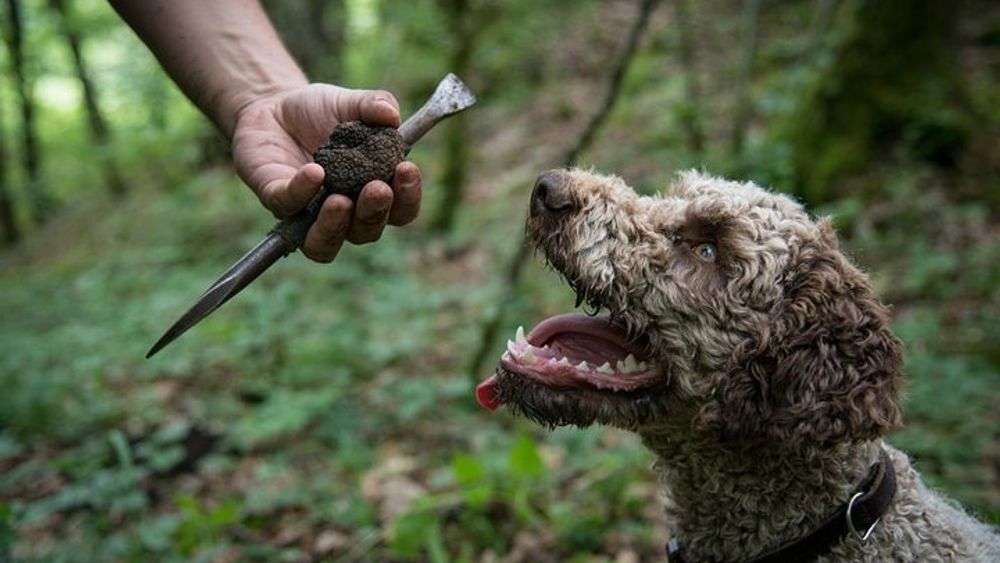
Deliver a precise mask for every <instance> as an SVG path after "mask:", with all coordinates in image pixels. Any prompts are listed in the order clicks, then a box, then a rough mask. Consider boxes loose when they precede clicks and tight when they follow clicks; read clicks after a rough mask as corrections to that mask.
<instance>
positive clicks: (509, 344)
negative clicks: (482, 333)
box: [507, 340, 517, 356]
mask: <svg viewBox="0 0 1000 563" xmlns="http://www.w3.org/2000/svg"><path fill="white" fill-rule="evenodd" d="M507 351H508V352H510V355H511V356H516V355H517V349H516V347H515V346H514V341H513V340H508V341H507Z"/></svg>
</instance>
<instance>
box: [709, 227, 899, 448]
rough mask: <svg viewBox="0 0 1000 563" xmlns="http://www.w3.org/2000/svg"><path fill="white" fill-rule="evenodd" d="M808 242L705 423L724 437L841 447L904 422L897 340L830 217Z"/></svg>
mask: <svg viewBox="0 0 1000 563" xmlns="http://www.w3.org/2000/svg"><path fill="white" fill-rule="evenodd" d="M819 228H820V233H819V236H818V237H817V238H816V239H815V240H813V241H809V242H806V243H804V244H803V246H802V247H801V248H800V252H799V253H798V256H796V257H795V259H794V264H793V266H792V267H791V268H790V270H789V271H788V275H787V276H786V277H785V280H784V283H783V290H784V298H783V300H782V302H781V304H780V305H779V307H778V310H777V311H776V314H775V317H774V320H773V322H772V323H770V324H769V325H768V326H763V327H761V329H760V331H759V332H758V333H757V334H756V335H755V337H754V338H752V339H750V340H748V341H747V342H746V343H745V345H744V346H742V347H740V349H739V350H737V351H736V353H735V354H734V357H733V360H732V362H731V364H730V367H729V369H728V373H725V374H723V375H722V377H721V378H720V380H719V381H718V385H717V387H716V389H715V393H714V399H713V400H712V401H710V403H709V404H708V405H707V406H706V407H705V409H704V410H703V411H702V421H703V422H707V423H709V424H710V425H711V426H713V427H715V428H716V429H717V430H718V431H720V433H721V435H722V437H723V439H724V441H734V442H740V443H747V444H753V443H760V442H765V441H766V442H768V443H779V444H785V445H796V444H804V443H811V444H833V443H837V442H845V441H856V440H866V439H871V438H875V437H877V436H881V435H883V434H885V433H886V432H888V431H889V430H892V429H894V428H896V427H898V426H899V424H900V422H901V415H900V410H899V405H898V402H897V399H898V397H897V395H898V390H899V386H900V381H901V363H902V357H901V350H900V343H899V340H897V339H896V337H895V336H893V334H892V332H891V331H890V329H889V313H888V311H887V310H886V308H885V307H884V306H883V305H882V304H881V303H879V302H878V300H877V299H875V297H874V295H873V292H872V289H871V286H870V283H869V281H868V278H867V276H865V274H864V273H862V272H861V271H859V270H858V269H857V268H855V267H854V266H853V265H851V264H850V263H849V262H848V261H847V259H846V258H845V257H844V255H843V254H842V253H841V252H840V250H839V248H838V244H837V239H836V235H835V234H834V233H833V229H832V227H831V225H830V224H829V222H828V221H821V222H820V225H819Z"/></svg>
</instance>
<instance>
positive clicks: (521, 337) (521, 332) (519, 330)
mask: <svg viewBox="0 0 1000 563" xmlns="http://www.w3.org/2000/svg"><path fill="white" fill-rule="evenodd" d="M515 338H516V339H517V341H518V342H523V341H524V327H523V326H519V327H517V333H516V334H515Z"/></svg>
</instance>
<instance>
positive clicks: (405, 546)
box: [389, 509, 441, 557]
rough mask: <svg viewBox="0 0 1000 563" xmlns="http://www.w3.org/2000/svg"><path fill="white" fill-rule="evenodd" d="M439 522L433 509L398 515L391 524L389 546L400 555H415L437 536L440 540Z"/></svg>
mask: <svg viewBox="0 0 1000 563" xmlns="http://www.w3.org/2000/svg"><path fill="white" fill-rule="evenodd" d="M440 536H441V522H440V519H439V518H438V515H437V514H436V513H435V512H434V511H433V510H428V509H423V510H417V511H414V512H409V513H407V514H404V515H403V516H400V517H399V518H398V519H397V520H396V522H395V523H394V524H393V527H392V533H391V534H390V538H391V539H390V540H389V547H390V548H391V549H392V550H393V551H394V552H395V553H396V554H397V555H400V556H402V557H417V556H418V555H420V553H421V550H422V549H423V548H424V547H425V546H430V545H431V544H432V542H433V541H434V538H435V537H437V538H438V539H437V541H438V542H440Z"/></svg>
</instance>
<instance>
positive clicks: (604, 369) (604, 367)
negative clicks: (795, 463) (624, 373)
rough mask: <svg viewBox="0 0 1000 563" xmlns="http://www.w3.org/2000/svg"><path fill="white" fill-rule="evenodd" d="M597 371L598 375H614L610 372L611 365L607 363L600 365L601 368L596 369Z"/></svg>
mask: <svg viewBox="0 0 1000 563" xmlns="http://www.w3.org/2000/svg"><path fill="white" fill-rule="evenodd" d="M597 371H598V372H599V373H606V374H608V375H612V374H614V373H615V372H614V371H612V370H611V364H610V363H608V362H604V363H603V364H601V367H599V368H597Z"/></svg>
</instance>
